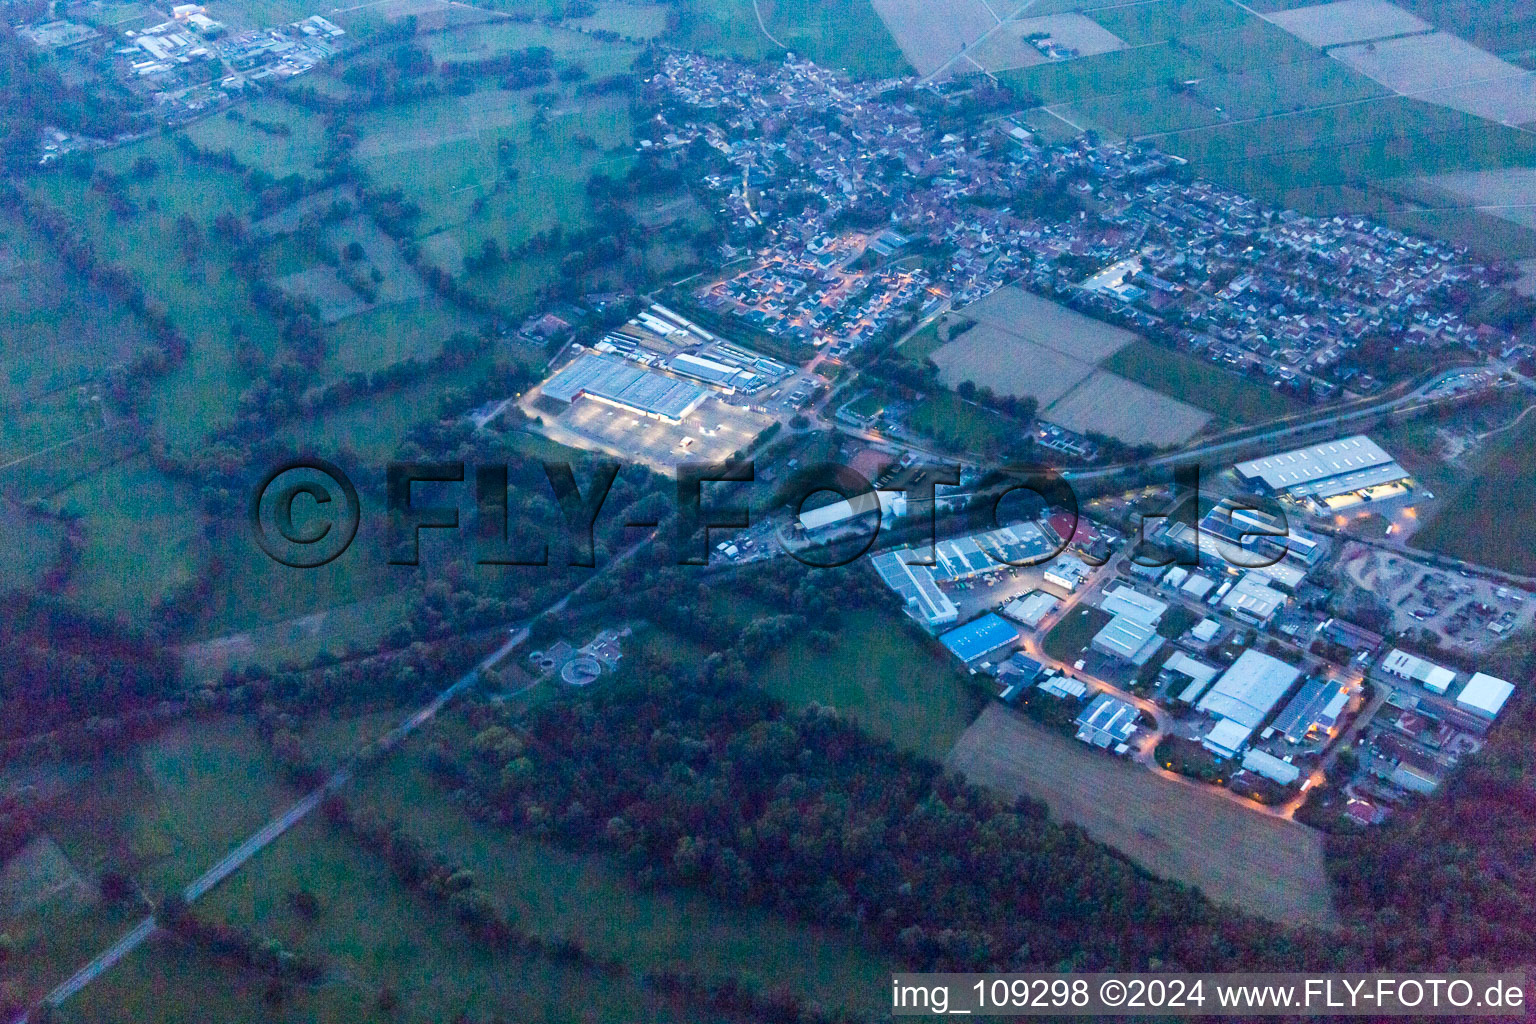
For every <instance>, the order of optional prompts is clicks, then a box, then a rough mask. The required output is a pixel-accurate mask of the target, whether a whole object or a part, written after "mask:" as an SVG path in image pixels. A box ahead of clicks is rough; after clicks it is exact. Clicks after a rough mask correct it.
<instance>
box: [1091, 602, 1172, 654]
mask: <svg viewBox="0 0 1536 1024" xmlns="http://www.w3.org/2000/svg"><path fill="white" fill-rule="evenodd" d="M1092 644H1093V649H1094V650H1096V651H1100V652H1102V653H1104V654H1109V655H1113V656H1114V657H1116V658H1122V659H1124V660H1125V661H1128V662H1130V663H1131V664H1132V665H1145V664H1146V663H1147V662H1148V661H1149V660H1150V659H1151V657H1152V655H1154V654H1156V653H1157V651H1158V649H1159V648H1161V647H1162V646H1163V638H1162V637H1160V636H1158V635H1157V629H1156V628H1155V627H1153V626H1151V625H1150V624H1148V623H1146V622H1143V621H1142V620H1141V619H1140V618H1138V617H1137V616H1135V615H1129V614H1120V615H1116V616H1115V617H1114V618H1112V619H1110V620H1109V622H1108V623H1107V624H1106V625H1105V626H1104V628H1103V629H1101V630H1099V631H1098V633H1096V634H1094V637H1093V641H1092Z"/></svg>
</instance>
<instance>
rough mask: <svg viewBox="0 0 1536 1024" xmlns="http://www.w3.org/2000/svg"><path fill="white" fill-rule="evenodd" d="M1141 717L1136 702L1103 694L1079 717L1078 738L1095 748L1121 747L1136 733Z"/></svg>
mask: <svg viewBox="0 0 1536 1024" xmlns="http://www.w3.org/2000/svg"><path fill="white" fill-rule="evenodd" d="M1140 718H1141V712H1140V711H1138V710H1136V707H1135V705H1133V704H1127V703H1126V702H1125V701H1123V700H1120V699H1119V698H1117V697H1111V696H1110V695H1109V694H1107V693H1101V694H1099V695H1098V696H1097V697H1095V698H1094V699H1093V702H1092V703H1091V704H1089V705H1088V707H1087V708H1085V709H1084V710H1083V713H1082V714H1080V715H1078V716H1077V738H1078V739H1080V740H1082V741H1083V742H1084V743H1087V744H1089V745H1091V746H1095V747H1103V748H1109V747H1119V746H1120V745H1121V744H1124V743H1127V742H1129V740H1130V738H1131V737H1132V736H1133V735H1135V733H1136V726H1137V724H1138V722H1139V720H1140Z"/></svg>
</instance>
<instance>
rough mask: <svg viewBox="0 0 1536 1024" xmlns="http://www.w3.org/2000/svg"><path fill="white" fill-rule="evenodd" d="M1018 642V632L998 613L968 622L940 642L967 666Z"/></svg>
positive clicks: (951, 631)
mask: <svg viewBox="0 0 1536 1024" xmlns="http://www.w3.org/2000/svg"><path fill="white" fill-rule="evenodd" d="M1018 641H1019V632H1018V630H1016V629H1014V628H1013V627H1012V626H1010V625H1009V624H1008V620H1007V619H1004V618H1003V617H1002V616H1000V615H998V614H997V613H996V612H988V613H987V614H986V615H983V616H982V617H981V618H979V619H977V620H976V621H974V622H967V623H966V624H965V625H963V626H961V627H960V628H958V629H952V630H950V631H949V632H948V633H945V634H944V635H943V636H941V637H939V642H940V643H942V644H943V645H944V646H945V647H948V648H949V650H950V653H952V654H953V655H954V656H955V657H957V658H959V659H960V660H961V661H963V662H965V663H966V664H967V665H972V664H975V663H976V662H978V661H980V660H981V659H982V658H985V657H986V656H987V655H989V654H993V653H995V652H997V651H1000V650H1002V649H1004V648H1006V647H1011V646H1013V645H1014V644H1016V643H1018Z"/></svg>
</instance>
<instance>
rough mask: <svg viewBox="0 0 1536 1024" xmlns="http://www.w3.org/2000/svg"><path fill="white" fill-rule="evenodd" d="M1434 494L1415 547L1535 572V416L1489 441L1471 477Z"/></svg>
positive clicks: (1518, 570) (1515, 570)
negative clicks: (1431, 514) (1428, 517)
mask: <svg viewBox="0 0 1536 1024" xmlns="http://www.w3.org/2000/svg"><path fill="white" fill-rule="evenodd" d="M1435 494H1436V497H1437V498H1438V499H1439V500H1438V501H1437V502H1436V503H1435V508H1436V509H1437V511H1436V512H1435V513H1434V517H1433V518H1432V519H1431V520H1430V521H1429V522H1428V523H1426V524H1425V525H1424V526H1423V527H1422V528H1420V529H1419V531H1418V532H1417V533H1415V534H1414V535H1413V540H1412V543H1413V545H1414V546H1415V547H1418V548H1423V549H1424V550H1426V551H1435V552H1438V553H1440V554H1443V555H1450V556H1452V557H1454V558H1464V559H1466V560H1468V561H1471V562H1477V563H1480V564H1483V565H1490V566H1493V567H1494V568H1497V569H1504V570H1506V571H1508V572H1514V573H1522V574H1527V575H1530V574H1536V416H1527V417H1526V418H1525V419H1524V420H1522V421H1521V422H1520V424H1519V425H1518V426H1516V427H1514V428H1513V429H1511V430H1509V431H1507V432H1505V433H1503V434H1501V435H1499V436H1498V437H1497V438H1496V439H1493V440H1492V441H1491V442H1490V447H1489V449H1488V450H1487V451H1486V452H1485V453H1484V454H1483V455H1482V456H1481V457H1480V458H1479V460H1478V467H1477V469H1476V471H1475V474H1474V475H1473V477H1472V479H1471V480H1470V481H1467V482H1466V483H1463V484H1461V485H1460V486H1456V487H1453V488H1452V490H1451V491H1450V492H1449V493H1447V492H1446V491H1445V490H1443V489H1440V488H1437V489H1436V490H1435Z"/></svg>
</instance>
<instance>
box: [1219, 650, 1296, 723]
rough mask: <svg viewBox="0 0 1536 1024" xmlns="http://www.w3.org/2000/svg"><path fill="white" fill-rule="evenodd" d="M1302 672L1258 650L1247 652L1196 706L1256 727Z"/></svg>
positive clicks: (1221, 716) (1220, 716)
mask: <svg viewBox="0 0 1536 1024" xmlns="http://www.w3.org/2000/svg"><path fill="white" fill-rule="evenodd" d="M1300 676H1301V670H1300V669H1299V668H1297V667H1296V666H1294V665H1288V664H1286V663H1285V662H1283V661H1281V660H1280V659H1279V658H1272V657H1270V656H1269V655H1267V654H1263V653H1261V652H1259V651H1244V652H1243V653H1242V655H1241V656H1239V657H1238V659H1237V661H1235V662H1233V664H1232V667H1231V668H1229V669H1227V670H1226V672H1224V673H1222V676H1221V678H1220V679H1218V680H1217V681H1216V684H1215V685H1214V686H1212V687H1211V689H1210V691H1209V692H1208V693H1206V695H1205V696H1204V697H1202V698H1200V703H1199V704H1197V705H1195V708H1196V709H1197V710H1199V711H1203V712H1205V713H1206V714H1208V715H1212V716H1215V717H1218V718H1226V719H1231V720H1232V721H1235V722H1239V723H1241V724H1243V725H1245V726H1247V727H1248V728H1249V729H1250V730H1252V729H1253V728H1255V727H1257V726H1258V724H1259V723H1260V722H1262V721H1263V720H1264V718H1265V716H1266V715H1268V714H1269V713H1270V711H1272V710H1273V709H1274V707H1275V705H1276V704H1278V703H1280V698H1282V697H1284V696H1285V695H1286V693H1287V692H1288V691H1289V690H1290V688H1291V686H1292V685H1294V684H1295V682H1296V680H1297V679H1298V678H1300Z"/></svg>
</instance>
